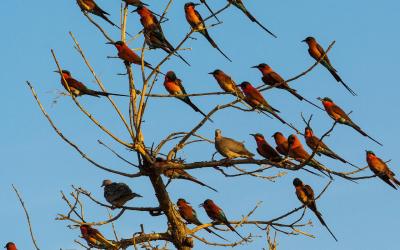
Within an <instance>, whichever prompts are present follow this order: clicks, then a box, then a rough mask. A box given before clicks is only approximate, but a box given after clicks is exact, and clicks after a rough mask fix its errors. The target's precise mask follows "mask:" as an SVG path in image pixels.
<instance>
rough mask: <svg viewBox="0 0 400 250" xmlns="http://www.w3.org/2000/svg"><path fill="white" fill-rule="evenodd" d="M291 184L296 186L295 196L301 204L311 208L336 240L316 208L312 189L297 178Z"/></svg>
mask: <svg viewBox="0 0 400 250" xmlns="http://www.w3.org/2000/svg"><path fill="white" fill-rule="evenodd" d="M293 186H294V187H295V188H296V195H297V198H299V200H300V201H301V203H303V205H305V206H306V207H308V208H309V209H311V211H313V212H314V214H315V215H316V216H317V218H318V220H319V221H320V222H321V224H322V225H323V226H324V227H325V228H326V229H328V231H329V233H330V234H331V235H332V237H333V238H334V239H335V240H336V241H338V240H337V238H336V237H335V235H334V234H333V233H332V231H331V230H330V229H329V227H328V225H327V224H326V223H325V221H324V219H322V214H321V213H320V212H319V211H318V209H317V204H316V203H315V198H314V190H313V189H312V188H311V187H310V186H309V185H304V183H303V182H302V181H301V180H300V179H299V178H296V179H294V180H293Z"/></svg>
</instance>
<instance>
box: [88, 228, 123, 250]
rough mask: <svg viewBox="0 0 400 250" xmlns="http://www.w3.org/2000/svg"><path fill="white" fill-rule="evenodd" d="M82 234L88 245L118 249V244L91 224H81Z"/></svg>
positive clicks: (111, 249) (112, 249)
mask: <svg viewBox="0 0 400 250" xmlns="http://www.w3.org/2000/svg"><path fill="white" fill-rule="evenodd" d="M80 229H81V234H82V238H84V239H85V240H86V242H87V243H88V245H89V246H90V247H93V248H99V249H110V250H117V249H118V246H117V245H116V244H114V243H113V242H111V241H110V240H107V239H106V238H105V237H104V236H103V235H102V234H101V233H100V232H99V230H97V229H95V228H92V227H91V226H89V225H85V224H83V225H81V226H80Z"/></svg>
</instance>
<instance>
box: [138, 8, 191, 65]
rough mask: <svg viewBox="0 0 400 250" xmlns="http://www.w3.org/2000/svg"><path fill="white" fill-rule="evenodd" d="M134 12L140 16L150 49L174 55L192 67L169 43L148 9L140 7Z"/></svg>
mask: <svg viewBox="0 0 400 250" xmlns="http://www.w3.org/2000/svg"><path fill="white" fill-rule="evenodd" d="M134 11H135V12H137V13H138V14H139V15H140V22H141V23H142V25H143V28H144V38H145V42H146V44H147V45H148V46H149V47H150V49H162V50H164V51H165V52H167V53H168V54H170V53H173V54H174V55H176V56H178V57H179V58H180V59H181V60H182V61H184V62H185V63H186V64H187V65H189V66H190V64H189V63H188V62H187V61H186V60H185V59H184V58H183V57H182V56H181V55H179V54H178V52H176V51H175V48H174V47H173V46H172V45H171V44H170V43H169V42H168V40H167V38H165V36H164V32H163V30H162V28H161V24H160V22H159V21H158V20H157V18H156V17H155V16H154V14H153V13H152V12H151V11H150V10H149V9H148V8H146V7H145V6H139V7H138V8H137V9H136V10H134ZM174 51H175V52H174Z"/></svg>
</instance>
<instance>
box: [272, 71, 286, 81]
mask: <svg viewBox="0 0 400 250" xmlns="http://www.w3.org/2000/svg"><path fill="white" fill-rule="evenodd" d="M269 75H270V77H271V78H272V79H273V80H274V82H275V83H282V82H284V81H285V80H284V79H283V78H282V77H281V76H280V75H279V74H278V73H276V72H274V71H273V72H271V73H270V74H269Z"/></svg>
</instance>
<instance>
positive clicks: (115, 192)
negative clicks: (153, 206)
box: [101, 180, 143, 208]
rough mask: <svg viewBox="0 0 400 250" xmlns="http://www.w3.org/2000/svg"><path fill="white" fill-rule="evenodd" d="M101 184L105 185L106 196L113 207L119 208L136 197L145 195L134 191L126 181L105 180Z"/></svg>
mask: <svg viewBox="0 0 400 250" xmlns="http://www.w3.org/2000/svg"><path fill="white" fill-rule="evenodd" d="M101 186H102V187H104V198H105V199H106V201H108V202H109V203H110V204H111V205H112V206H113V207H117V208H119V207H122V206H123V205H125V203H127V202H128V201H130V200H132V199H134V198H136V197H143V196H141V195H140V194H137V193H134V192H132V190H131V189H130V188H129V186H128V185H126V184H125V183H121V182H120V183H118V182H112V181H111V180H104V181H103V184H102V185H101Z"/></svg>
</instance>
